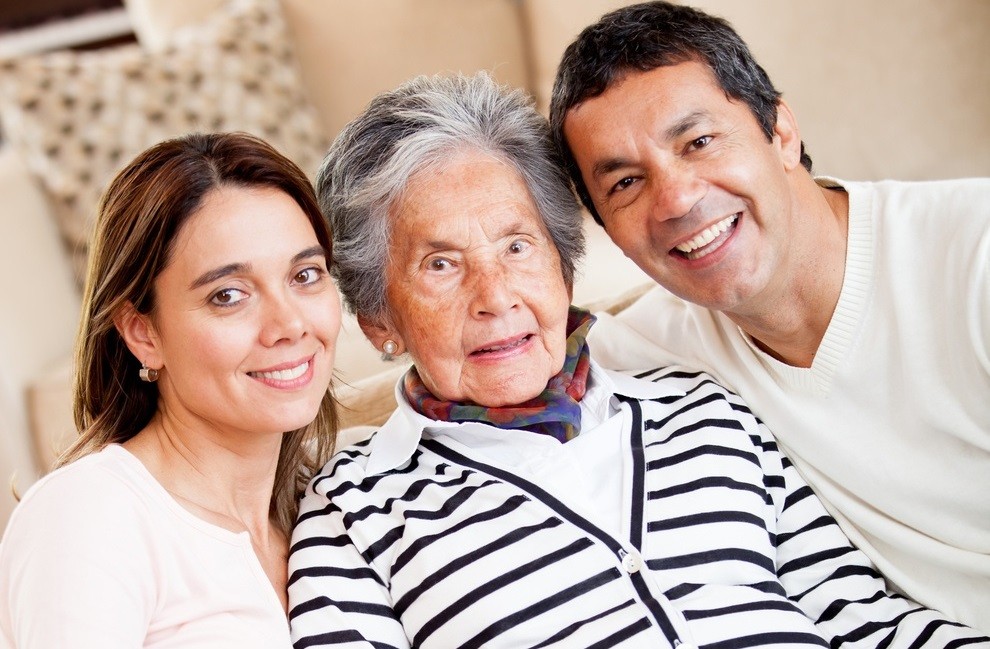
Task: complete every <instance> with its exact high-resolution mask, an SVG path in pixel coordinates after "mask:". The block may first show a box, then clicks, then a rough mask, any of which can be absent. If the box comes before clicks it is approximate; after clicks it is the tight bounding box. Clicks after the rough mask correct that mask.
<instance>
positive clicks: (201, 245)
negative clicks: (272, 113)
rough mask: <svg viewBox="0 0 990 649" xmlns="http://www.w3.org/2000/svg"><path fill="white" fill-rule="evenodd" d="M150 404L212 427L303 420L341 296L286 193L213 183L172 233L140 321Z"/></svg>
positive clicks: (320, 388)
mask: <svg viewBox="0 0 990 649" xmlns="http://www.w3.org/2000/svg"><path fill="white" fill-rule="evenodd" d="M150 323H151V324H150V331H151V334H150V335H151V336H152V337H153V339H154V340H155V342H156V354H157V358H154V359H141V360H143V361H144V362H146V363H147V364H148V365H149V366H154V367H159V366H162V370H161V374H160V378H159V381H158V386H159V390H160V400H159V408H160V409H161V410H162V411H163V413H164V414H165V415H166V416H169V417H174V418H180V421H184V422H188V424H190V425H193V426H197V427H205V428H208V429H213V430H216V431H218V432H219V433H221V434H225V435H226V434H235V435H236V434H266V433H282V432H285V431H289V430H294V429H296V428H301V427H303V426H305V425H307V424H308V423H309V422H311V421H312V420H313V419H314V418H315V417H316V414H317V411H318V410H319V406H320V403H321V401H322V399H323V396H324V394H325V393H326V391H327V388H328V386H329V383H330V379H331V374H332V371H333V360H334V345H335V343H336V339H337V333H338V332H339V330H340V302H339V299H338V296H337V290H336V287H335V286H334V284H333V282H332V281H331V279H330V277H329V275H328V273H327V259H326V253H325V251H324V249H323V247H322V246H321V245H320V243H319V241H318V240H317V238H316V234H315V233H314V231H313V227H312V225H311V224H310V221H309V219H308V218H307V216H306V214H305V213H304V212H303V211H302V209H301V208H300V207H299V205H298V204H297V203H296V202H295V201H294V200H293V199H292V198H291V197H289V196H288V195H287V194H285V193H283V192H281V191H279V190H275V189H268V188H244V187H222V188H220V189H218V190H216V191H214V192H212V193H211V194H209V195H208V196H207V197H206V199H205V201H204V202H203V205H202V207H200V209H199V210H198V211H197V212H196V213H195V214H193V215H192V216H191V217H190V218H189V220H188V221H187V222H186V223H185V224H184V225H183V226H182V229H181V230H180V231H179V233H178V235H177V237H176V240H175V246H174V248H173V252H172V257H171V260H170V262H169V264H168V266H167V267H166V268H165V270H164V271H163V272H162V273H161V274H160V275H159V276H158V278H157V279H156V280H155V308H154V312H153V313H152V316H151V318H150Z"/></svg>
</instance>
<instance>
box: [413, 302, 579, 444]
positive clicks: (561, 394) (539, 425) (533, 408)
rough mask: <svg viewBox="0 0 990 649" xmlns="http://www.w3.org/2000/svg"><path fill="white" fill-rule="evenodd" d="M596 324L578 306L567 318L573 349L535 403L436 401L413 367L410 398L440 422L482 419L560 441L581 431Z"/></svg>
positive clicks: (564, 440)
mask: <svg viewBox="0 0 990 649" xmlns="http://www.w3.org/2000/svg"><path fill="white" fill-rule="evenodd" d="M594 323H595V316H593V315H591V313H590V312H588V311H585V310H583V309H579V308H577V307H574V306H572V307H571V308H570V310H569V311H568V314H567V333H568V335H567V350H566V357H565V358H564V367H563V369H562V370H560V373H559V374H557V375H555V376H554V377H553V378H551V379H550V382H549V383H547V387H546V389H545V390H544V391H543V392H542V393H540V395H539V396H537V397H536V398H534V399H530V400H529V401H527V402H525V403H520V404H517V405H515V406H502V407H499V408H488V407H485V406H479V405H476V404H473V403H457V402H454V401H442V400H440V399H438V398H437V397H435V396H434V395H433V394H432V393H431V392H430V391H429V390H428V389H427V388H426V385H425V384H424V383H423V380H422V379H421V378H420V377H419V372H417V371H416V367H415V366H413V367H412V368H410V369H409V371H408V372H406V376H405V382H404V387H405V392H406V398H407V399H408V400H409V403H410V404H411V405H412V407H413V409H414V410H415V411H416V412H418V413H420V414H422V415H425V416H427V417H430V418H431V419H436V420H438V421H479V422H482V423H485V424H489V425H491V426H495V427H497V428H518V429H523V430H529V431H533V432H536V433H542V434H544V435H550V436H551V437H554V438H555V439H557V440H559V441H560V442H566V441H567V440H569V439H573V438H574V437H575V436H576V435H577V434H578V433H579V432H580V430H581V404H580V401H581V399H582V398H583V397H584V391H585V389H586V388H587V386H588V370H589V369H590V367H591V366H590V353H589V351H588V343H587V340H586V339H587V337H588V330H589V329H591V325H593V324H594Z"/></svg>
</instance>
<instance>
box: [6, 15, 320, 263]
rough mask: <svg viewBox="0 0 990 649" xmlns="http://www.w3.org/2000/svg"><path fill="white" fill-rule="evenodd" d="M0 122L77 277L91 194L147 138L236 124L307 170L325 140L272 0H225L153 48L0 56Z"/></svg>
mask: <svg viewBox="0 0 990 649" xmlns="http://www.w3.org/2000/svg"><path fill="white" fill-rule="evenodd" d="M0 122H2V124H3V125H4V130H5V133H6V135H7V137H8V138H9V140H10V144H11V145H13V146H15V147H16V148H17V149H18V150H19V151H20V153H21V155H22V156H23V157H24V159H25V163H26V165H27V166H28V168H29V169H30V170H31V171H32V173H33V174H35V175H36V176H37V177H38V179H39V181H40V182H41V183H42V185H43V186H44V188H45V190H46V193H47V194H48V196H49V199H50V200H51V202H52V207H53V208H54V211H55V212H56V215H57V217H58V219H59V224H60V227H61V231H62V235H63V237H64V239H65V240H66V243H67V244H68V246H69V248H70V251H71V252H72V254H73V261H74V265H75V268H76V271H77V273H78V274H79V277H80V278H81V277H82V274H83V272H84V269H85V266H84V259H85V252H86V247H87V240H88V238H89V233H90V230H91V229H92V219H93V216H94V213H95V206H96V203H97V201H98V198H99V195H100V193H101V192H102V191H103V189H104V188H105V186H106V184H107V183H108V182H109V180H110V178H111V177H112V176H113V174H114V172H115V171H116V170H117V169H119V168H120V167H121V166H122V165H123V164H125V163H126V162H128V161H129V160H130V159H131V158H132V157H133V156H134V155H136V154H137V153H138V152H140V151H141V150H143V149H144V148H146V147H148V146H150V145H151V144H153V143H155V142H157V141H159V140H162V139H164V138H168V137H173V136H176V135H180V134H182V133H187V132H190V131H196V130H200V131H218V130H223V131H229V130H243V131H248V132H251V133H254V134H256V135H258V136H261V137H263V138H265V139H267V140H268V141H269V142H271V143H272V144H273V145H274V146H275V147H276V148H278V149H279V150H281V151H282V152H283V153H285V154H286V155H288V156H289V157H290V158H292V159H293V160H294V161H295V162H296V163H298V164H299V165H300V166H301V167H302V168H303V169H305V170H306V171H307V172H310V173H312V172H314V171H315V169H316V168H317V166H318V163H319V161H320V159H321V157H322V155H323V153H324V151H325V150H326V146H327V143H328V138H326V137H324V135H323V131H322V129H321V128H320V126H319V122H318V119H317V117H316V113H315V111H314V110H313V109H312V107H311V105H310V104H309V103H308V100H307V98H306V96H305V93H304V91H303V89H302V84H301V82H300V79H299V75H298V72H297V68H296V63H295V58H294V54H293V52H292V48H291V45H290V42H289V38H288V37H287V35H286V31H285V27H284V22H283V20H282V14H281V11H280V9H279V6H278V4H277V0H233V1H232V2H230V3H227V4H225V5H224V10H223V11H222V12H218V13H214V14H213V15H212V16H211V18H210V20H208V21H207V22H204V23H202V24H200V25H196V26H192V27H189V28H186V29H183V30H178V31H177V32H176V33H175V34H174V35H173V38H172V40H171V42H170V44H169V46H168V47H166V48H165V49H164V50H163V51H162V52H160V53H157V54H148V53H145V52H143V51H142V50H141V49H140V48H139V47H138V46H135V45H131V46H126V47H123V48H115V49H113V50H109V51H107V50H104V51H96V52H55V53H50V54H44V55H38V56H30V57H22V58H16V59H10V60H6V61H3V62H2V63H0Z"/></svg>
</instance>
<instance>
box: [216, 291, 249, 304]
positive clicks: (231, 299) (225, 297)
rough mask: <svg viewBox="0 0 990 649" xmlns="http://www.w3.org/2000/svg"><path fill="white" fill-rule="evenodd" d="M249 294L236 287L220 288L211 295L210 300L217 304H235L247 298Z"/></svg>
mask: <svg viewBox="0 0 990 649" xmlns="http://www.w3.org/2000/svg"><path fill="white" fill-rule="evenodd" d="M246 297H247V294H246V293H245V292H244V291H239V290H237V289H236V288H224V289H220V290H219V291H217V292H216V293H214V294H213V295H212V296H211V297H210V302H211V303H213V304H215V305H216V306H233V305H235V304H237V303H238V302H240V301H241V300H243V299H245V298H246Z"/></svg>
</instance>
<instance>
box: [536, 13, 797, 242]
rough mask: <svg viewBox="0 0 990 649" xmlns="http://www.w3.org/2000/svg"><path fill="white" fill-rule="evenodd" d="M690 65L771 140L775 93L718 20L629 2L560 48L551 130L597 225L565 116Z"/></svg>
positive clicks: (736, 36)
mask: <svg viewBox="0 0 990 649" xmlns="http://www.w3.org/2000/svg"><path fill="white" fill-rule="evenodd" d="M687 61H699V62H701V63H705V64H706V65H708V67H709V68H710V69H711V70H712V72H713V73H714V74H715V78H716V79H717V80H718V84H719V86H720V87H721V88H722V90H723V91H724V92H725V94H726V96H728V97H730V98H732V99H736V100H741V101H743V102H745V103H746V105H747V106H749V109H750V110H751V111H752V113H753V115H754V117H756V121H757V122H758V123H759V124H760V127H761V128H762V129H763V132H764V133H765V134H766V136H767V138H768V139H772V138H773V129H774V126H775V125H776V123H777V102H778V100H779V98H780V92H778V91H777V89H776V88H774V87H773V83H771V82H770V77H768V76H767V73H766V71H764V70H763V68H762V67H760V65H759V64H758V63H757V62H756V60H755V59H753V55H752V54H751V53H750V51H749V48H748V47H747V46H746V43H745V42H743V40H742V39H741V38H740V37H739V34H737V33H736V31H735V30H734V29H733V28H732V26H731V25H730V24H729V23H728V22H726V21H725V20H723V19H722V18H718V17H715V16H710V15H708V14H706V13H704V12H701V11H698V10H697V9H694V8H692V7H685V6H683V5H675V4H670V3H668V2H646V3H642V4H636V5H630V6H628V7H623V8H621V9H617V10H615V11H613V12H611V13H607V14H605V15H604V16H602V18H601V19H600V20H599V21H598V22H597V23H595V24H594V25H591V26H590V27H587V28H585V30H584V31H582V32H581V34H580V35H578V37H577V39H576V40H575V41H574V42H573V43H571V44H570V46H568V48H567V49H566V50H565V51H564V56H563V58H562V59H561V62H560V67H559V68H558V69H557V78H556V80H555V81H554V84H553V95H552V97H551V100H550V127H551V129H552V130H553V137H554V140H555V142H556V144H557V146H558V147H559V148H560V151H561V153H562V155H563V157H564V161H565V164H566V165H567V170H568V172H569V173H570V176H571V178H572V180H573V181H574V185H575V187H576V188H577V193H578V196H579V197H580V199H581V202H582V203H584V205H585V207H587V208H588V211H590V212H591V214H592V216H594V217H595V220H596V221H598V222H599V223H601V218H600V217H599V216H598V212H597V211H596V210H595V206H594V204H593V203H592V201H591V196H590V194H589V193H588V188H587V186H586V185H585V184H584V181H583V180H582V178H581V172H580V170H579V169H578V167H577V163H576V161H575V160H574V156H573V155H572V153H571V150H570V147H569V146H568V145H567V141H566V139H565V138H564V117H565V116H566V115H567V111H569V110H570V109H571V108H573V107H574V106H576V105H578V104H580V103H581V102H583V101H585V100H587V99H590V98H592V97H597V96H598V95H600V94H602V93H603V92H605V91H606V90H607V89H608V88H609V86H611V85H612V83H614V82H615V81H617V80H618V79H620V78H621V77H622V76H623V75H624V74H625V73H626V72H629V71H640V72H648V71H649V70H653V69H654V68H658V67H661V66H667V65H677V64H678V63H685V62H687ZM617 119H621V116H617ZM801 164H802V165H804V167H805V168H806V169H807V170H808V171H809V172H810V171H811V157H810V156H809V155H808V154H807V153H805V150H804V143H803V142H802V143H801Z"/></svg>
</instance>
